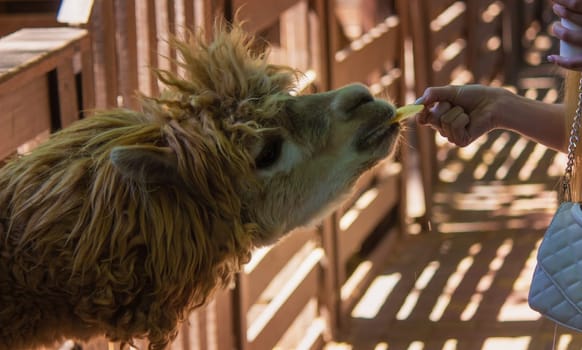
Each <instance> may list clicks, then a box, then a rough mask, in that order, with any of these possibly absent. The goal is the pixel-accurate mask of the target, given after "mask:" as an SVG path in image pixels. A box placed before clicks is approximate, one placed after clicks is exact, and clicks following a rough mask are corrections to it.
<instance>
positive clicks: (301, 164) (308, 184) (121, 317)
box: [0, 24, 400, 350]
mask: <svg viewBox="0 0 582 350" xmlns="http://www.w3.org/2000/svg"><path fill="white" fill-rule="evenodd" d="M173 45H175V47H176V48H177V50H178V52H179V53H180V57H181V60H180V62H181V63H179V64H180V65H181V67H182V68H183V71H184V72H185V73H184V74H183V76H179V75H176V74H172V73H170V72H167V71H159V72H158V77H159V79H160V80H161V81H162V82H163V83H164V84H165V85H166V87H167V91H165V92H164V93H162V94H161V95H160V96H159V97H145V96H143V97H142V98H141V103H142V109H141V110H140V111H133V110H126V109H116V110H108V111H102V112H97V113H96V114H95V115H94V116H91V117H88V118H85V119H82V120H80V121H77V122H76V123H74V124H72V125H71V126H69V127H67V128H65V129H63V130H61V131H59V132H57V133H55V134H53V135H52V136H51V138H50V139H49V140H48V141H46V142H45V143H43V144H42V145H40V146H39V147H38V148H36V149H35V150H33V151H32V152H31V153H29V154H27V155H24V156H19V157H15V158H14V159H11V160H10V161H9V162H7V164H6V165H5V166H4V167H2V168H0V237H1V239H0V349H11V350H13V349H29V348H35V347H38V346H42V345H46V344H54V342H55V341H60V340H63V339H66V338H72V339H79V340H88V339H90V338H91V337H94V336H99V335H105V336H107V337H108V338H109V339H110V340H112V341H121V342H123V343H125V344H127V343H131V342H132V339H134V338H147V339H148V341H149V343H150V345H149V348H150V349H152V350H156V349H163V348H164V347H165V346H166V345H167V344H168V343H169V342H170V341H171V340H172V339H174V337H175V336H176V334H177V329H178V324H179V322H180V321H182V320H184V319H185V317H186V316H187V314H188V313H189V312H190V311H192V310H193V309H194V308H196V307H198V306H201V305H203V304H204V303H205V302H206V301H207V299H208V298H209V297H210V296H211V295H212V292H213V291H214V290H215V289H216V288H222V287H225V286H226V285H228V283H229V282H230V281H231V277H232V276H233V274H234V273H236V272H237V271H239V270H240V268H241V266H242V265H243V264H245V263H246V262H248V261H249V258H250V254H251V251H252V250H253V249H254V248H256V247H259V246H263V245H267V244H273V243H275V242H277V240H278V239H280V238H281V237H282V236H283V235H284V234H285V233H286V232H289V231H291V230H292V229H294V228H296V227H299V226H304V225H310V224H312V223H314V222H317V221H318V220H319V219H321V218H322V217H324V216H325V215H327V214H328V213H329V212H330V211H331V210H333V209H334V208H335V207H336V206H337V205H338V204H339V203H340V201H341V200H342V198H344V197H345V196H346V195H347V194H348V193H349V190H350V187H351V186H352V185H353V184H354V182H355V180H356V179H357V178H358V177H359V176H360V175H361V174H362V173H363V172H364V171H365V170H367V169H369V168H371V167H372V166H374V165H375V164H376V163H377V162H378V161H379V160H380V159H383V158H386V157H389V156H390V155H391V154H392V153H393V152H394V149H395V147H396V144H397V139H398V137H399V136H398V135H399V130H400V126H399V123H390V120H391V119H392V120H393V119H394V116H395V109H394V106H393V105H391V104H390V103H388V102H386V101H383V100H380V99H375V98H373V97H372V96H371V95H370V93H369V92H368V90H367V89H366V88H365V87H364V86H362V85H348V86H346V87H344V88H340V89H337V90H333V91H327V92H323V93H316V94H310V95H309V94H308V95H297V94H295V93H293V92H294V91H293V88H294V85H293V84H294V82H295V81H296V77H297V72H296V71H294V70H293V69H291V68H288V67H283V66H276V65H272V64H269V63H267V60H266V59H267V53H265V52H262V53H258V52H256V51H254V50H253V47H254V46H253V45H254V39H253V37H251V36H250V35H248V34H246V33H245V32H244V31H243V30H242V29H241V28H240V26H239V25H236V24H235V25H231V26H226V25H224V24H223V25H219V26H217V29H216V34H215V36H214V39H213V40H211V41H206V40H205V39H204V38H203V36H202V35H190V36H189V37H188V38H187V39H184V40H183V41H180V40H176V41H175V42H174V43H173Z"/></svg>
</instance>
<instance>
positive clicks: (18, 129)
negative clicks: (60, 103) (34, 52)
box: [0, 75, 51, 159]
mask: <svg viewBox="0 0 582 350" xmlns="http://www.w3.org/2000/svg"><path fill="white" fill-rule="evenodd" d="M47 87H48V81H47V77H46V76H44V75H43V76H40V77H38V78H37V79H34V80H31V81H28V82H27V83H26V84H25V85H23V86H20V87H18V88H17V89H15V90H13V91H10V92H9V93H8V92H0V111H2V113H0V159H4V158H6V157H7V156H9V155H11V154H13V153H14V152H15V151H16V148H17V147H19V146H20V145H22V144H23V143H25V142H27V141H29V140H32V139H33V138H34V137H36V136H37V135H38V134H40V133H41V132H43V131H46V130H49V129H50V127H51V115H50V103H49V94H48V89H47ZM31 101H34V103H31Z"/></svg>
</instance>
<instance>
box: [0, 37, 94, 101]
mask: <svg viewBox="0 0 582 350" xmlns="http://www.w3.org/2000/svg"><path fill="white" fill-rule="evenodd" d="M86 35H87V31H85V30H83V29H74V28H30V29H28V28H27V29H22V30H19V31H17V32H15V33H12V34H10V35H8V36H5V37H3V38H2V39H0V89H1V90H0V92H1V91H3V90H4V89H9V90H12V89H14V88H16V87H18V86H19V85H21V84H24V83H26V82H27V81H28V80H29V79H33V78H35V77H37V76H38V75H42V74H45V73H47V72H49V71H50V70H52V69H54V68H55V67H56V66H57V65H58V64H59V62H60V61H61V60H62V59H63V58H64V57H71V56H73V54H74V53H75V52H77V51H80V50H81V44H80V39H81V38H83V37H85V36H86Z"/></svg>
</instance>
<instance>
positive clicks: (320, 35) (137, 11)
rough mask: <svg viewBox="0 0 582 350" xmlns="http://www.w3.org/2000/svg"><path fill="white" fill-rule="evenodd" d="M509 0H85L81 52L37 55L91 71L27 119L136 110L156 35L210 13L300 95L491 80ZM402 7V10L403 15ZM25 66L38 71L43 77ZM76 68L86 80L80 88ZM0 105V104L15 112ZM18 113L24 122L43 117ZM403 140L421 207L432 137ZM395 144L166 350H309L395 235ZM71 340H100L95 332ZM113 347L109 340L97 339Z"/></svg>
mask: <svg viewBox="0 0 582 350" xmlns="http://www.w3.org/2000/svg"><path fill="white" fill-rule="evenodd" d="M526 2H527V3H528V4H530V3H536V4H538V1H526ZM0 4H1V2H0ZM512 6H518V7H519V6H521V5H520V4H519V3H518V1H517V0H514V1H511V0H507V1H502V0H497V1H492V0H465V1H463V0H458V1H454V0H438V1H436V0H435V1H420V0H414V1H412V2H409V1H406V0H389V1H381V0H357V1H356V0H283V1H271V2H268V1H267V2H265V1H263V0H219V1H214V0H196V1H187V0H176V1H171V0H145V1H119V0H95V2H94V4H93V12H92V15H91V18H90V21H89V22H88V23H87V24H85V25H83V26H82V27H83V28H84V29H70V28H69V29H66V30H69V31H71V32H73V31H75V32H76V33H85V30H86V31H87V32H88V35H87V34H84V35H83V36H82V38H79V42H82V45H81V44H78V45H81V46H80V47H82V48H84V49H83V50H81V51H82V52H83V53H85V52H90V53H91V55H89V56H86V55H84V54H83V55H81V56H79V55H78V54H77V56H75V54H73V56H72V57H73V58H71V56H59V55H58V54H57V53H58V52H60V50H61V48H57V47H54V48H49V49H48V52H49V54H48V55H47V57H49V58H51V62H56V63H54V65H53V66H50V69H48V72H49V73H48V74H49V78H46V79H49V80H50V79H52V78H50V76H51V74H52V75H53V77H54V75H55V74H57V76H58V75H59V74H61V73H50V72H60V71H59V70H57V71H54V69H55V68H54V67H64V66H66V65H67V64H69V63H70V62H71V59H72V62H73V63H74V64H73V65H72V67H73V68H72V69H68V70H67V69H66V68H63V70H62V71H63V72H68V73H67V74H68V75H69V76H70V73H71V71H72V72H75V73H78V72H86V71H91V68H93V69H92V74H82V77H83V79H81V80H76V81H77V82H76V83H75V87H76V89H75V91H77V93H78V91H82V94H80V95H77V98H76V99H72V100H70V101H72V103H71V104H64V105H61V107H60V109H59V115H60V114H61V113H60V112H61V111H62V112H63V113H64V114H63V115H65V117H63V118H65V119H63V121H61V124H60V125H59V124H57V125H56V126H50V125H49V124H47V123H46V121H45V122H44V124H38V125H43V127H42V128H44V129H55V128H58V127H59V126H66V124H67V123H68V121H70V120H71V118H72V117H78V116H79V115H78V114H74V113H73V112H72V111H73V110H76V109H80V110H82V109H86V108H90V107H92V106H93V105H94V106H96V107H97V108H109V107H117V106H125V107H131V108H137V107H138V105H137V100H136V99H135V94H136V91H141V92H142V93H145V94H157V93H158V92H159V91H160V90H161V89H163V86H161V85H159V84H158V82H157V81H156V80H155V79H154V77H153V75H152V74H151V71H150V68H151V67H157V68H164V69H170V70H177V69H178V67H177V66H176V64H175V63H174V62H173V61H172V60H173V59H176V58H177V57H176V53H175V52H173V51H172V50H171V49H170V48H169V46H168V45H167V39H168V38H169V37H170V36H172V35H181V34H182V33H183V32H184V31H185V30H186V28H202V29H203V30H205V31H206V33H207V34H208V35H210V34H211V31H212V23H213V19H214V18H215V17H216V16H221V17H225V18H226V19H233V18H234V17H235V16H237V17H238V18H239V19H241V20H246V22H245V29H247V30H248V31H250V32H253V33H255V34H256V35H257V36H260V37H262V38H264V39H265V40H266V41H268V42H269V44H270V46H271V53H272V54H271V58H270V59H271V60H272V61H273V62H276V63H281V64H288V65H291V66H293V67H296V68H298V69H300V70H301V71H303V72H305V75H304V77H303V80H302V81H301V82H300V84H301V86H302V88H303V89H304V90H305V91H307V92H311V91H314V92H317V91H325V90H328V89H332V88H336V87H340V86H342V85H345V84H347V83H352V82H360V83H363V84H366V85H368V86H369V87H370V89H371V91H372V92H373V93H375V94H376V95H378V96H380V97H388V98H390V99H391V100H392V101H393V102H394V103H395V104H397V105H402V104H404V103H406V102H410V101H411V100H412V98H413V97H414V95H416V96H418V95H420V94H421V93H422V91H423V90H424V89H425V88H426V87H427V86H430V85H441V84H447V83H450V82H455V83H468V82H475V81H477V82H483V83H494V84H496V83H497V84H498V83H501V82H503V81H504V79H505V77H506V74H507V67H508V66H507V63H508V62H513V63H512V64H514V63H515V55H516V52H517V51H516V50H517V49H516V48H514V47H515V46H516V45H515V43H514V42H512V43H508V41H509V40H513V38H515V36H516V35H517V36H521V34H515V33H516V31H521V30H522V29H523V28H524V25H523V23H529V21H532V20H533V19H537V17H535V16H533V15H532V16H531V18H530V17H527V18H526V17H525V14H526V13H528V14H529V13H531V14H535V12H523V13H524V15H523V17H524V20H523V21H520V22H519V23H522V24H520V25H519V26H515V25H514V24H513V23H511V21H508V20H507V19H508V18H510V14H511V15H513V14H514V12H509V10H510V9H511V8H513V7H512ZM536 6H537V5H536ZM409 8H415V9H416V10H415V11H414V13H410V12H409ZM520 8H521V7H520ZM520 13H522V12H521V11H520ZM516 28H517V29H516ZM528 28H529V26H528ZM51 30H52V29H51ZM520 33H521V32H520ZM4 40H7V38H4V39H1V41H0V47H1V45H2V44H1V42H2V41H4ZM41 41H42V40H41ZM75 45H77V44H75ZM524 45H525V44H524ZM517 46H519V45H517ZM74 47H77V46H74ZM87 48H90V49H87ZM410 48H412V49H413V50H410ZM512 48H513V49H512ZM510 49H511V50H510ZM63 50H64V49H63ZM65 51H66V50H65ZM67 52H73V53H75V52H77V51H74V50H73V51H67ZM74 57H82V58H81V59H79V58H74ZM47 59H48V58H47ZM91 62H93V63H91ZM0 64H4V56H0ZM14 65H15V66H20V67H21V68H19V70H18V71H15V73H14V74H16V75H18V76H19V77H21V78H23V77H28V76H29V73H26V72H25V71H26V69H25V67H26V64H25V63H24V61H18V62H15V64H14ZM46 67H49V65H47V66H46ZM35 74H36V75H38V76H41V77H42V76H43V74H46V72H43V73H41V72H40V70H38V72H37V73H35ZM63 74H65V73H63ZM89 77H94V80H93V82H94V84H91V82H90V80H88V78H89ZM42 79H45V78H42ZM22 80H25V79H22ZM2 81H3V80H2V76H0V106H1V105H2V99H3V98H4V99H9V100H18V99H22V96H26V93H27V92H26V91H24V90H23V91H21V92H20V91H13V90H12V89H8V88H7V86H8V85H6V84H2ZM79 81H80V82H82V83H81V84H80V83H79ZM57 82H58V80H57ZM65 85H66V84H65ZM56 86H57V87H58V86H60V85H58V84H57V85H56ZM68 86H69V89H68V91H71V89H70V86H71V85H68ZM3 87H4V90H2V88H3ZM79 88H82V89H79ZM63 89H64V90H67V89H66V88H63ZM58 91H60V90H58ZM46 94H49V93H46ZM79 96H80V97H79ZM55 101H60V100H59V98H58V97H57V99H56V100H55ZM74 101H77V106H76V107H75V102H74ZM80 101H82V102H80ZM11 106H12V105H10V106H9V107H6V108H1V109H0V110H10V111H12V110H15V108H13V107H11ZM81 106H82V108H80V107H81ZM39 108H40V107H39ZM54 110H55V111H56V109H54ZM47 111H51V109H50V107H46V110H45V115H46V114H47V113H49V114H50V112H47ZM26 114H27V116H28V117H31V118H32V117H35V118H41V117H39V116H41V115H43V114H38V113H32V111H31V112H27V113H26ZM59 118H61V117H60V116H59ZM5 119H6V117H5V114H2V115H0V125H1V126H0V133H2V132H3V130H6V129H4V125H6V124H5ZM41 119H42V118H41ZM11 120H12V119H11ZM51 120H56V119H55V117H54V116H53V117H52V119H51ZM58 120H61V119H58ZM31 125H37V124H31ZM414 131H416V133H413V132H414ZM36 132H37V130H35V131H34V132H30V133H27V134H26V135H24V136H19V135H17V136H15V135H7V136H6V137H5V138H2V137H0V150H2V149H3V147H5V146H4V145H5V144H6V148H7V149H8V148H11V149H14V148H15V147H16V146H17V145H19V144H21V143H24V142H25V141H26V139H27V138H28V139H30V138H33V137H34V136H36V135H35V133H36ZM408 139H410V140H412V142H411V143H414V142H416V141H417V142H418V145H419V147H418V150H419V152H418V155H417V156H420V158H421V162H420V164H421V166H422V174H423V180H424V181H423V183H424V189H425V206H426V208H427V211H430V210H431V205H432V194H433V191H434V190H433V186H434V184H435V178H436V172H435V171H436V169H437V158H436V155H437V153H438V152H437V145H436V143H435V138H434V133H431V132H430V131H428V130H426V129H423V130H415V129H411V130H410V131H409V135H408ZM409 152H411V149H410V148H408V147H403V148H402V150H401V152H400V153H399V154H398V155H397V158H396V160H395V161H393V162H390V163H384V164H381V165H379V166H378V167H377V168H375V169H374V170H372V171H370V172H369V173H367V174H365V176H363V177H362V179H361V180H360V181H359V183H358V184H357V186H356V189H355V192H354V195H353V197H352V198H350V199H349V200H348V201H347V202H346V203H345V205H344V206H343V207H342V208H341V209H340V210H338V211H337V212H335V213H333V214H332V215H331V216H330V217H329V218H327V219H326V220H325V221H324V222H323V224H322V225H321V226H320V227H317V228H315V229H311V230H299V231H298V232H295V233H293V234H292V235H290V236H289V238H288V239H285V240H283V241H282V242H280V243H278V244H277V245H275V246H272V247H268V248H265V249H261V250H259V251H257V252H255V253H254V257H253V259H252V261H251V262H250V263H249V264H248V265H247V266H246V267H245V269H244V271H243V272H241V273H240V274H239V276H238V278H237V283H236V285H235V287H234V288H233V289H232V290H227V291H222V292H221V293H219V294H218V295H217V296H216V298H215V299H214V300H213V301H212V302H211V303H210V304H208V305H207V306H205V307H203V308H201V309H199V310H197V311H196V312H194V313H193V314H192V315H190V317H189V319H188V320H187V322H185V323H184V324H183V325H182V329H181V332H180V334H179V336H178V338H177V339H176V340H175V341H174V343H173V344H172V345H171V348H172V349H176V350H178V349H219V350H222V349H233V348H235V349H249V350H250V349H261V350H262V349H270V348H275V347H277V348H280V349H321V348H322V347H323V346H324V344H325V343H326V342H327V341H329V340H332V339H335V338H338V337H339V335H340V334H341V331H342V330H345V329H347V327H349V325H350V317H349V315H350V312H351V310H352V309H353V307H354V305H356V303H357V301H358V299H359V298H360V297H361V296H362V295H363V293H364V292H365V290H366V288H367V287H368V286H369V285H370V283H372V281H374V277H375V276H376V274H377V273H378V272H379V271H381V270H382V269H383V266H384V264H385V262H386V259H387V258H388V257H389V256H390V252H391V251H392V249H393V248H394V246H395V243H396V242H399V241H400V240H401V239H402V238H403V237H405V236H406V234H407V224H408V223H409V222H410V218H407V217H406V211H405V209H406V204H407V203H406V184H407V178H408V176H407V171H408V168H409V165H408V163H407V160H408V158H409V154H408V153H409ZM4 156H5V155H3V154H0V158H3V157H4ZM137 345H138V346H140V347H145V346H147V344H145V343H144V342H138V344H137ZM80 346H82V348H83V349H99V350H101V349H105V348H107V347H108V345H107V343H106V341H105V340H103V339H96V340H94V341H92V342H90V343H89V344H81V345H80ZM116 346H117V345H112V344H109V348H112V347H116Z"/></svg>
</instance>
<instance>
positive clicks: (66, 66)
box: [57, 58, 79, 128]
mask: <svg viewBox="0 0 582 350" xmlns="http://www.w3.org/2000/svg"><path fill="white" fill-rule="evenodd" d="M57 85H58V97H59V100H58V102H57V103H58V105H59V111H60V113H61V115H60V124H61V127H63V128H64V127H66V126H69V125H70V124H71V123H73V122H74V121H75V120H78V119H79V105H78V102H77V101H78V98H77V86H76V81H75V72H74V71H73V60H72V58H70V59H68V60H64V61H63V63H61V64H60V65H59V66H58V67H57Z"/></svg>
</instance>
